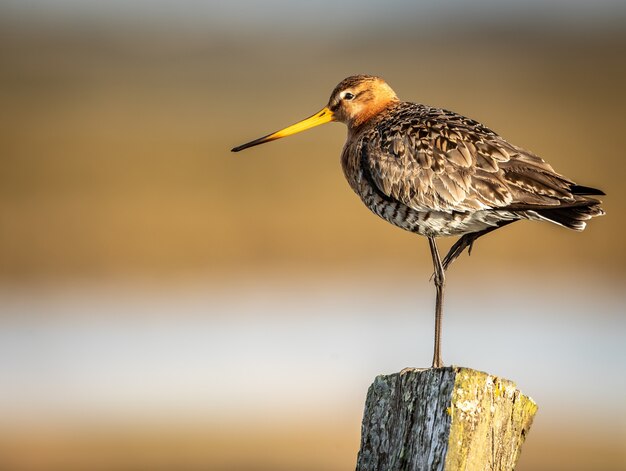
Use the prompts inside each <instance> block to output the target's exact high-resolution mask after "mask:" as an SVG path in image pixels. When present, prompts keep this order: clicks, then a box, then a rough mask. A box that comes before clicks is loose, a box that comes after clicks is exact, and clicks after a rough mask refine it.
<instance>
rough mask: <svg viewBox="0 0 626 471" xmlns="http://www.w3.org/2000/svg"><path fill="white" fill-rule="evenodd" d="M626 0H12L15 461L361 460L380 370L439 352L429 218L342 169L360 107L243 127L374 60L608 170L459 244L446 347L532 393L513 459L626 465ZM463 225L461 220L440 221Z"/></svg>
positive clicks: (3, 25) (238, 463) (10, 320)
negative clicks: (535, 210)
mask: <svg viewBox="0 0 626 471" xmlns="http://www.w3.org/2000/svg"><path fill="white" fill-rule="evenodd" d="M625 25H626V7H624V5H623V4H621V3H619V2H611V1H608V0H607V1H594V2H592V1H589V2H583V1H575V2H565V1H556V0H555V1H549V2H539V1H536V2H535V1H533V2H526V3H525V4H524V6H521V5H518V4H514V3H513V2H512V1H506V2H495V1H494V2H491V1H486V0H485V1H480V2H476V3H474V4H472V5H471V6H470V5H468V4H466V3H464V2H461V1H454V2H447V3H446V4H445V5H439V4H437V3H435V2H423V3H421V4H417V5H413V4H412V2H397V3H394V4H391V5H387V6H382V5H378V4H377V3H376V2H373V1H368V2H356V1H348V2H344V3H341V4H336V3H334V2H330V1H327V0H323V1H320V2H315V4H314V5H312V4H307V5H299V4H297V3H291V2H287V1H284V0H273V1H270V2H266V3H263V4H261V3H260V2H253V1H251V0H250V1H245V2H241V3H232V4H230V5H229V6H226V5H218V4H217V3H216V2H209V3H208V4H203V3H200V2H196V1H195V0H185V1H182V2H170V1H168V0H160V1H147V0H144V1H142V0H133V1H131V2H122V1H121V0H120V1H113V2H108V3H96V2H91V1H82V2H81V1H76V0H62V1H57V2H52V1H48V0H37V1H35V2H30V3H28V4H27V5H26V4H21V3H17V2H12V1H9V2H5V3H3V4H2V5H1V6H0V64H1V67H0V104H1V106H0V165H1V171H0V282H1V286H0V312H1V313H2V316H1V317H0V378H2V379H1V383H0V384H1V385H2V387H1V389H2V391H0V417H2V419H0V468H1V469H2V470H48V469H50V470H57V469H58V470H71V469H76V470H78V469H94V470H95V469H102V470H122V469H124V470H127V469H163V470H165V469H167V470H171V469H211V470H229V471H230V470H246V471H257V470H259V471H260V470H276V471H280V470H294V469H298V470H328V471H331V470H333V471H334V470H342V469H350V468H352V467H353V466H354V464H355V458H356V452H357V450H358V439H359V427H360V419H361V411H362V406H363V403H364V399H365V393H366V389H367V387H368V385H369V383H370V382H371V381H372V380H373V378H374V376H376V375H377V374H380V373H391V372H394V371H398V370H400V369H401V368H403V367H405V366H408V365H411V366H425V365H426V364H427V363H428V362H429V359H430V349H431V342H432V341H431V330H432V318H431V317H432V312H433V305H434V300H433V298H434V293H433V290H432V286H431V285H430V284H429V282H428V278H429V276H430V271H431V265H430V261H429V253H428V248H427V244H426V242H425V240H423V239H421V238H418V237H416V236H413V235H411V234H408V233H404V232H402V231H400V230H398V229H395V228H392V227H391V226H388V225H387V224H386V223H384V222H383V221H381V220H379V219H377V218H376V217H375V216H373V215H372V214H370V213H369V212H368V211H367V210H366V209H365V208H364V207H363V206H362V204H361V203H360V202H359V201H358V198H357V197H356V196H355V195H354V194H352V192H351V190H350V189H349V187H348V185H347V183H346V182H345V181H344V179H343V175H342V173H341V168H340V165H339V153H340V150H341V146H342V144H343V140H344V137H345V129H344V128H343V127H342V126H341V125H338V124H333V125H329V126H325V127H323V128H319V129H316V130H314V131H311V132H308V133H304V134H302V135H298V136H294V137H292V138H289V139H285V140H283V141H280V142H275V143H272V144H268V145H266V146H262V147H259V148H257V149H253V150H250V151H247V152H245V153H242V154H237V155H235V154H231V153H230V152H229V149H230V148H231V147H233V146H234V145H237V144H241V143H243V142H246V141H248V140H250V139H252V138H255V137H259V136H261V135H264V134H266V133H268V132H271V131H274V130H276V129H279V128H281V127H283V126H285V125H288V124H291V123H292V122H294V121H296V120H299V119H301V118H303V117H306V116H308V115H310V114H312V113H313V112H315V111H317V110H318V109H319V108H320V107H322V106H323V105H325V103H326V100H327V99H328V96H329V94H330V92H331V90H332V88H333V87H334V86H335V85H336V83H337V82H339V81H340V80H341V79H342V78H344V77H345V76H348V75H352V74H355V73H370V74H377V75H381V76H383V77H384V78H385V79H386V80H387V81H388V82H389V83H390V84H391V86H392V87H393V88H394V89H395V90H396V92H397V93H398V94H399V96H400V97H401V98H402V99H405V100H410V101H420V102H424V103H428V104H432V105H437V106H441V107H445V108H448V109H452V110H455V111H458V112H460V113H462V114H465V115H468V116H470V117H472V118H474V119H477V120H479V121H482V122H484V123H485V124H487V125H488V126H489V127H491V128H492V129H494V130H496V131H497V132H499V133H501V134H502V135H503V136H505V137H506V138H507V139H509V140H510V141H512V142H513V143H515V144H518V145H521V146H523V147H526V148H527V149H529V150H532V151H534V152H536V153H538V154H539V155H541V156H543V157H544V158H545V159H546V160H548V161H549V162H550V163H551V164H552V165H553V166H554V167H555V169H556V170H557V171H560V172H562V173H563V174H565V175H567V176H568V177H570V178H572V179H574V180H576V181H577V182H578V183H580V184H583V185H588V186H596V187H599V188H602V189H603V190H605V192H606V193H607V194H608V196H607V197H606V198H605V199H604V200H605V209H606V211H607V213H608V215H607V216H605V217H603V218H599V219H596V220H594V221H592V223H591V224H590V225H589V227H588V229H587V230H586V231H585V232H583V233H580V234H579V233H574V232H571V231H566V230H564V229H561V228H558V227H555V226H551V225H548V224H537V223H534V224H531V223H520V224H515V225H513V226H510V227H507V228H505V229H503V230H501V231H498V232H497V233H495V234H492V235H490V236H489V237H487V238H485V239H481V240H480V241H479V243H478V244H477V246H476V247H475V250H474V253H473V255H472V257H470V258H468V257H467V256H463V257H462V258H461V259H460V260H459V261H458V262H457V264H456V265H455V266H454V268H453V269H452V271H451V272H450V275H449V278H448V281H449V283H448V299H447V310H446V318H445V320H444V360H445V361H446V362H449V363H454V364H460V365H464V366H468V367H473V368H476V369H482V370H485V371H489V372H490V373H494V374H498V375H502V376H505V377H508V378H510V379H513V380H514V381H517V383H518V385H519V386H520V388H521V389H522V390H523V391H524V392H526V393H527V394H529V395H531V396H533V397H534V398H535V399H536V400H537V402H538V403H539V406H540V412H539V414H538V416H537V418H536V420H535V424H534V427H533V430H532V432H531V434H530V436H529V438H528V440H527V443H526V445H525V448H524V452H523V454H522V459H521V462H520V466H519V468H518V469H520V470H522V471H524V470H558V469H563V470H575V469H580V470H583V469H604V470H610V469H626V454H625V452H624V450H623V444H624V443H626V406H624V401H623V398H624V395H625V393H626V380H624V378H623V375H622V372H623V371H624V360H625V359H626V347H625V346H624V345H625V344H626V342H625V340H626V339H625V335H624V332H625V328H626V321H625V318H624V307H623V306H624V302H626V295H625V293H624V287H625V283H624V281H625V279H626V252H625V251H624V248H623V246H624V244H623V240H624V237H623V230H624V224H623V220H622V218H621V217H620V216H621V215H622V214H624V211H625V210H626V200H625V198H624V197H623V195H622V192H621V190H622V186H623V183H622V180H623V178H624V174H625V172H624V171H625V169H626V165H625V164H624V162H625V158H624V155H623V154H624V150H623V147H624V146H623V137H624V129H625V125H626V118H625V116H626V115H625V114H624V109H625V108H626V94H625V93H624V83H626V61H625V57H626V32H625V31H626V30H625ZM450 243H451V241H450V242H444V245H445V246H446V247H447V245H449V244H450Z"/></svg>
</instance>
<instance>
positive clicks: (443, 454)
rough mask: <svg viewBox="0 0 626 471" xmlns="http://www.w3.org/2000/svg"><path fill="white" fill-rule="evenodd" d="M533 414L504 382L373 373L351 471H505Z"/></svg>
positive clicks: (530, 404)
mask: <svg viewBox="0 0 626 471" xmlns="http://www.w3.org/2000/svg"><path fill="white" fill-rule="evenodd" d="M535 412H537V405H536V404H535V402H534V401H533V400H532V399H531V398H529V397H528V396H525V395H523V394H522V393H521V392H520V391H519V390H518V389H517V388H516V387H515V384H514V383H512V382H511V381H509V380H506V379H501V378H498V377H496V376H492V375H489V374H487V373H483V372H481V371H475V370H471V369H468V368H460V367H455V366H452V367H446V368H430V369H425V370H418V369H407V370H403V371H402V372H400V373H395V374H391V375H386V376H378V377H377V378H376V379H375V380H374V383H373V384H372V385H371V386H370V388H369V391H368V393H367V400H366V402H365V413H364V415H363V425H362V430H361V448H360V450H359V455H358V459H357V466H356V469H357V471H405V470H406V471H409V470H410V471H431V470H442V471H443V470H445V471H452V470H455V471H456V470H468V471H472V470H481V471H482V470H512V469H513V468H514V467H515V463H516V461H517V458H518V457H519V454H520V450H521V446H522V443H523V442H524V438H525V437H526V434H527V433H528V430H529V429H530V426H531V424H532V420H533V416H534V415H535Z"/></svg>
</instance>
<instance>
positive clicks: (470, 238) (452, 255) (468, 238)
mask: <svg viewBox="0 0 626 471" xmlns="http://www.w3.org/2000/svg"><path fill="white" fill-rule="evenodd" d="M512 222H515V220H513V221H504V222H503V223H501V224H500V225H499V226H493V227H490V228H488V229H484V230H482V231H478V232H472V233H470V234H465V235H464V236H463V237H461V238H460V239H459V240H457V241H456V242H455V243H454V245H453V246H452V247H450V250H449V251H448V254H447V255H446V256H445V258H444V259H443V262H442V265H443V269H444V270H447V269H448V267H449V266H450V265H451V264H452V262H454V261H455V260H456V259H457V258H458V256H459V255H461V254H462V253H463V251H464V250H465V249H466V248H467V249H468V250H467V253H468V254H470V255H471V253H472V246H473V245H474V242H476V239H478V238H479V237H482V236H484V235H485V234H489V233H490V232H491V231H495V230H496V229H500V228H501V227H503V226H506V225H507V224H511V223H512Z"/></svg>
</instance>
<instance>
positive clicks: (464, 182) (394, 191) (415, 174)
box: [232, 75, 604, 368]
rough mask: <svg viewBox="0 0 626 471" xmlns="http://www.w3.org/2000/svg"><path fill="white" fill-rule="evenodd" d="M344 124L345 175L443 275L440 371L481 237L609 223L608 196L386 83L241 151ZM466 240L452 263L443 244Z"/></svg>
mask: <svg viewBox="0 0 626 471" xmlns="http://www.w3.org/2000/svg"><path fill="white" fill-rule="evenodd" d="M331 121H339V122H342V123H344V124H346V125H347V127H348V137H347V139H346V143H345V145H344V148H343V151H342V153H341V166H342V168H343V172H344V175H345V177H346V179H347V180H348V183H349V184H350V186H351V187H352V189H353V190H354V191H355V192H356V194H357V195H359V197H360V198H361V200H362V201H363V203H365V205H366V206H367V207H368V208H369V209H370V210H371V211H372V212H374V213H375V214H376V215H378V216H380V217H381V218H383V219H384V220H386V221H388V222H390V223H391V224H393V225H395V226H398V227H400V228H402V229H405V230H407V231H409V232H414V233H417V234H420V235H423V236H425V237H427V238H428V243H429V246H430V253H431V255H432V260H433V267H434V274H433V277H434V283H435V288H436V298H435V299H436V301H435V340H434V353H433V362H432V367H433V368H439V367H442V366H443V361H442V358H441V318H442V313H443V294H444V283H445V272H446V270H447V269H448V267H449V266H450V264H451V263H452V262H453V261H454V260H455V259H456V258H457V257H458V256H459V255H461V253H463V251H464V250H465V249H468V253H471V249H472V245H473V243H474V242H475V241H476V239H478V238H479V237H482V236H483V235H485V234H487V233H489V232H491V231H493V230H495V229H498V228H500V227H502V226H505V225H507V224H510V223H512V222H515V221H519V220H521V219H527V220H535V221H549V222H551V223H554V224H558V225H560V226H563V227H566V228H568V229H573V230H576V231H582V230H583V229H584V228H585V226H586V221H588V220H589V219H591V218H592V217H594V216H600V215H602V214H604V211H603V210H602V209H601V207H600V203H601V201H600V200H598V199H596V198H593V197H592V196H596V195H604V193H603V192H602V191H601V190H598V189H596V188H591V187H586V186H582V185H577V184H576V183H574V182H573V181H572V180H570V179H569V178H566V177H564V176H563V175H560V174H558V173H556V172H555V171H554V169H553V168H552V167H551V166H550V165H549V164H548V163H546V162H545V161H544V160H543V159H541V158H540V157H538V156H537V155H535V154H533V153H532V152H528V151H527V150H524V149H522V148H521V147H518V146H516V145H513V144H510V143H509V142H507V141H506V140H504V138H502V137H500V136H499V135H498V134H496V133H495V132H493V131H492V130H491V129H489V128H487V127H485V126H484V125H482V124H481V123H479V122H477V121H474V120H472V119H469V118H466V117H465V116H461V115H459V114H457V113H454V112H452V111H447V110H444V109H441V108H435V107H431V106H427V105H423V104H419V103H409V102H404V101H400V100H399V99H398V97H397V96H396V94H395V92H394V91H393V90H392V89H391V87H390V86H389V85H387V83H386V82H385V81H384V80H383V79H381V78H380V77H375V76H371V75H355V76H352V77H348V78H346V79H344V80H343V81H342V82H341V83H339V85H337V87H336V88H335V89H334V90H333V92H332V93H331V95H330V100H329V101H328V104H327V105H326V107H324V108H323V109H322V110H320V111H319V112H317V113H315V114H314V115H313V116H311V117H309V118H306V119H304V120H302V121H299V122H297V123H296V124H293V125H291V126H288V127H286V128H284V129H282V130H280V131H277V132H274V133H272V134H268V135H267V136H264V137H261V138H259V139H255V140H254V141H251V142H248V143H246V144H243V145H241V146H238V147H235V148H234V149H232V151H233V152H239V151H241V150H243V149H247V148H248V147H252V146H256V145H258V144H263V143H265V142H270V141H273V140H276V139H280V138H282V137H286V136H290V135H292V134H295V133H298V132H301V131H304V130H306V129H310V128H312V127H314V126H318V125H320V124H324V123H328V122H331ZM442 236H460V238H459V240H457V241H456V242H455V243H454V244H453V245H452V247H451V248H450V251H449V252H448V254H447V255H446V256H445V257H444V259H443V260H442V259H441V257H440V256H439V251H438V249H437V243H436V239H437V238H438V237H442Z"/></svg>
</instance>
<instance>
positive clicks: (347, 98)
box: [343, 92, 354, 100]
mask: <svg viewBox="0 0 626 471" xmlns="http://www.w3.org/2000/svg"><path fill="white" fill-rule="evenodd" d="M353 98H354V95H353V94H352V93H350V92H346V93H344V94H343V99H344V100H352V99H353Z"/></svg>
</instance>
